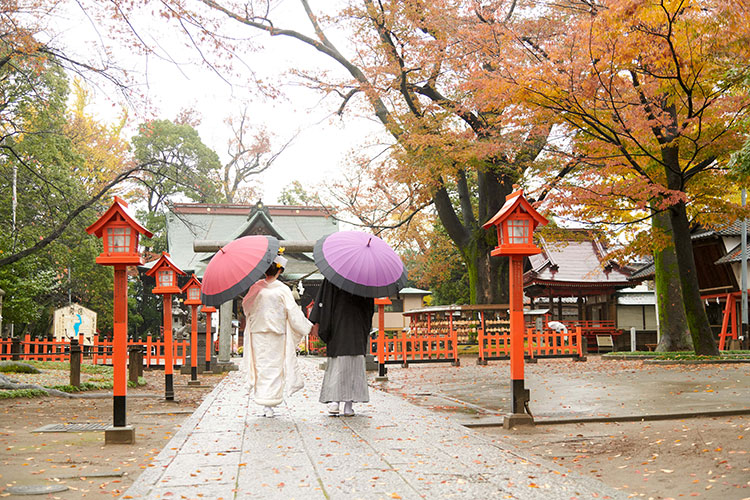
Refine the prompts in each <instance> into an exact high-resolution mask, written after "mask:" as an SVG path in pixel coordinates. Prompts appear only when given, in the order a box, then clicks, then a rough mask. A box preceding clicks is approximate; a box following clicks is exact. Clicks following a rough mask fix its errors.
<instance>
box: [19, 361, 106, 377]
mask: <svg viewBox="0 0 750 500" xmlns="http://www.w3.org/2000/svg"><path fill="white" fill-rule="evenodd" d="M28 364H30V365H32V366H35V367H37V368H39V369H40V370H65V371H70V363H68V362H67V361H28ZM81 373H93V374H97V373H102V374H112V373H114V368H113V367H111V366H106V365H92V364H89V363H81Z"/></svg>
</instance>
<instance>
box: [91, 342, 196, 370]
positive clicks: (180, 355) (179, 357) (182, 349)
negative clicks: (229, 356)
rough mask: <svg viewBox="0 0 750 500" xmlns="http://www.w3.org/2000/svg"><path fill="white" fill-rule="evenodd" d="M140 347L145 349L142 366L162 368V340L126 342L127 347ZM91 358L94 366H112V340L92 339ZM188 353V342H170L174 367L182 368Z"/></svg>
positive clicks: (164, 353)
mask: <svg viewBox="0 0 750 500" xmlns="http://www.w3.org/2000/svg"><path fill="white" fill-rule="evenodd" d="M134 345H140V346H143V347H144V348H145V352H144V354H143V364H144V365H145V366H164V364H165V360H166V349H165V343H164V340H163V339H158V340H154V339H153V338H152V337H151V336H149V337H147V339H146V341H145V342H143V341H139V342H134V341H128V347H130V346H134ZM91 350H92V358H93V361H92V362H93V363H94V364H95V365H111V364H112V340H99V339H98V338H94V346H93V347H92V349H91ZM189 351H190V341H189V340H179V341H178V340H174V341H173V342H172V360H173V364H174V366H183V365H185V364H186V363H187V356H188V352H189Z"/></svg>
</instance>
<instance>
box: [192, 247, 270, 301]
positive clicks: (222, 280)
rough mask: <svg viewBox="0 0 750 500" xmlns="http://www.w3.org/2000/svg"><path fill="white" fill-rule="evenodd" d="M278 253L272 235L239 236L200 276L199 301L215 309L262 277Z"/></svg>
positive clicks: (213, 259)
mask: <svg viewBox="0 0 750 500" xmlns="http://www.w3.org/2000/svg"><path fill="white" fill-rule="evenodd" d="M278 251H279V240H277V239H276V238H274V237H273V236H263V235H257V236H243V237H242V238H238V239H236V240H234V241H232V242H230V243H228V244H227V245H225V246H223V247H222V248H220V249H219V251H218V252H216V255H214V256H213V257H212V258H211V261H210V262H209V263H208V266H207V267H206V271H205V272H204V273H203V287H202V288H201V302H202V303H203V304H205V305H207V306H219V305H221V304H222V303H224V302H226V301H227V300H230V299H233V298H234V297H236V296H237V295H239V294H240V293H242V292H244V291H246V290H247V289H248V288H250V285H252V284H253V283H255V282H256V281H257V280H258V279H259V278H261V277H262V276H263V274H264V273H265V272H266V270H267V269H268V268H269V266H270V265H271V262H273V259H274V258H275V257H276V253H277V252H278Z"/></svg>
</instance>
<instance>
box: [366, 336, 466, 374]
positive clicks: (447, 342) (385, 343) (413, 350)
mask: <svg viewBox="0 0 750 500" xmlns="http://www.w3.org/2000/svg"><path fill="white" fill-rule="evenodd" d="M370 353H371V354H372V355H373V356H374V357H375V359H376V360H378V363H381V364H390V363H401V365H403V366H408V365H409V363H446V362H448V363H452V364H453V365H458V364H459V363H460V361H459V359H458V342H457V340H456V332H455V330H451V331H450V332H448V333H447V334H425V333H416V334H414V333H409V332H401V333H400V334H398V335H393V336H388V335H379V336H378V338H375V339H370Z"/></svg>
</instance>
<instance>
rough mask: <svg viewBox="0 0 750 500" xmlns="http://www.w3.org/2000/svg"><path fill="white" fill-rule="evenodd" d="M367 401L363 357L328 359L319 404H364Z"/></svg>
mask: <svg viewBox="0 0 750 500" xmlns="http://www.w3.org/2000/svg"><path fill="white" fill-rule="evenodd" d="M369 400H370V392H369V390H368V388H367V375H366V374H365V357H364V356H362V355H359V356H336V357H335V358H328V360H327V366H326V371H325V374H324V375H323V384H322V385H321V387H320V402H321V403H330V402H338V401H353V402H355V403H366V402H367V401H369Z"/></svg>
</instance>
